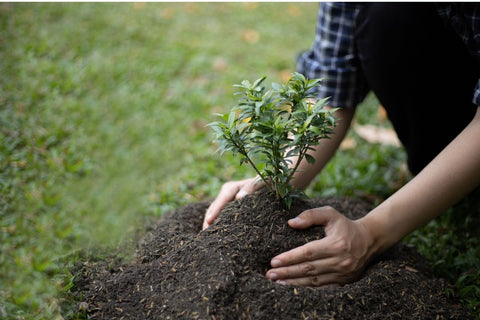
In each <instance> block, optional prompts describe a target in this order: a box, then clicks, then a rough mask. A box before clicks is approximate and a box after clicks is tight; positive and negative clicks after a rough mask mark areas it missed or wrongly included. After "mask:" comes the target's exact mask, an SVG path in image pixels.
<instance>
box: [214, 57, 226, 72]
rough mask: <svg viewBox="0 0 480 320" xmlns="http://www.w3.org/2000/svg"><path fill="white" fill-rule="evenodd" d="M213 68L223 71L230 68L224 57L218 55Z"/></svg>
mask: <svg viewBox="0 0 480 320" xmlns="http://www.w3.org/2000/svg"><path fill="white" fill-rule="evenodd" d="M212 68H213V70H215V71H218V72H222V71H225V70H227V69H228V63H227V61H226V60H225V59H224V58H222V57H216V58H215V59H213V62H212Z"/></svg>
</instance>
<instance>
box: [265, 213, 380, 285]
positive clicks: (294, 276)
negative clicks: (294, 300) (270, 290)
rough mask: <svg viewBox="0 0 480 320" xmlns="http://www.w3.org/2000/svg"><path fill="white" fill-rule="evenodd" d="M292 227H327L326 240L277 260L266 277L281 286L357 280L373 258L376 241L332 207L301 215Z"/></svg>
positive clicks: (293, 250)
mask: <svg viewBox="0 0 480 320" xmlns="http://www.w3.org/2000/svg"><path fill="white" fill-rule="evenodd" d="M288 224H289V225H290V226H291V227H292V228H296V229H305V228H308V227H310V226H313V225H323V226H325V237H324V238H322V239H320V240H316V241H312V242H309V243H307V244H305V245H303V246H301V247H298V248H295V249H292V250H290V251H287V252H285V253H282V254H280V255H278V256H276V257H274V258H273V259H272V261H271V265H272V267H273V268H272V269H270V270H269V271H268V272H267V274H266V277H267V278H269V279H271V280H274V281H277V282H278V283H280V284H291V285H300V286H322V285H330V284H345V283H348V282H352V281H354V280H356V279H357V278H358V276H359V275H360V273H361V272H362V271H363V269H364V267H365V266H366V264H367V263H368V261H369V260H370V258H371V257H372V255H373V252H371V251H372V250H371V248H372V246H373V238H372V235H371V234H370V232H369V231H368V229H367V228H366V227H365V226H364V225H363V224H362V223H361V222H360V221H359V220H356V221H353V220H350V219H348V218H346V217H345V216H343V215H341V214H340V213H339V212H338V211H336V210H335V209H333V208H331V207H321V208H315V209H311V210H307V211H304V212H302V213H301V214H300V215H298V216H297V217H296V218H294V219H291V220H289V221H288Z"/></svg>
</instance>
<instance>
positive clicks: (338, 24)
mask: <svg viewBox="0 0 480 320" xmlns="http://www.w3.org/2000/svg"><path fill="white" fill-rule="evenodd" d="M360 7H361V4H358V3H322V4H320V8H319V12H318V24H317V30H316V36H315V42H314V44H313V46H312V48H311V49H310V50H308V51H306V52H304V53H303V54H301V55H300V56H299V59H298V61H297V71H298V72H300V73H302V74H304V75H305V76H306V77H307V78H310V79H313V78H323V82H322V86H320V87H318V88H317V89H316V91H317V94H318V96H319V97H320V98H326V97H330V101H329V104H330V105H332V106H335V107H341V108H351V107H355V106H356V105H357V104H358V103H359V102H361V101H362V100H363V99H364V97H365V95H366V93H367V91H368V88H367V85H366V81H365V79H364V78H363V74H362V73H361V69H360V65H359V62H358V59H357V57H356V54H355V45H354V28H355V18H356V15H357V13H358V10H360Z"/></svg>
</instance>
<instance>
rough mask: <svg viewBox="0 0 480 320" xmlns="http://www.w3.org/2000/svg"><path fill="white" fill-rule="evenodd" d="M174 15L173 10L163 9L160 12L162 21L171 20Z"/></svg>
mask: <svg viewBox="0 0 480 320" xmlns="http://www.w3.org/2000/svg"><path fill="white" fill-rule="evenodd" d="M174 14H175V10H174V9H173V8H165V9H163V10H162V11H161V13H160V16H161V17H162V18H163V19H171V18H172V17H173V15H174Z"/></svg>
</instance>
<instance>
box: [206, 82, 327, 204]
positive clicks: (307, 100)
mask: <svg viewBox="0 0 480 320" xmlns="http://www.w3.org/2000/svg"><path fill="white" fill-rule="evenodd" d="M265 78H266V77H262V78H260V79H257V80H256V81H254V82H253V83H250V82H249V81H247V80H244V81H242V83H241V84H239V85H235V87H238V88H239V89H240V91H239V92H237V93H235V95H238V96H239V99H238V104H237V105H236V106H235V107H233V108H232V110H231V111H230V113H227V114H218V116H219V117H220V120H219V121H215V122H212V123H210V124H209V126H210V127H211V128H212V129H213V131H214V133H215V136H216V139H215V142H217V143H218V144H219V148H218V151H219V152H220V153H221V154H223V153H224V152H225V151H231V152H233V154H234V155H239V156H240V164H243V163H248V164H250V165H251V166H252V167H253V169H254V170H255V171H256V173H257V174H258V176H259V177H260V178H261V179H262V180H263V181H264V182H265V184H266V185H267V187H268V188H269V189H270V191H271V192H272V193H273V194H274V195H275V196H276V197H277V199H279V200H282V201H283V202H284V203H285V205H286V207H287V208H290V206H291V203H292V199H293V198H294V197H298V196H302V195H303V193H302V191H301V190H299V189H296V188H294V187H293V186H292V185H291V183H290V182H291V181H292V178H293V176H294V174H295V172H297V169H298V166H299V164H300V162H301V161H302V160H303V159H306V161H308V162H309V163H314V162H315V159H314V157H312V156H311V155H310V154H309V153H308V152H309V151H311V150H314V147H315V146H317V145H318V144H320V142H321V140H322V139H325V138H328V137H329V135H331V134H332V133H334V131H333V128H334V127H335V125H336V119H335V118H334V116H333V113H334V111H335V109H327V108H325V105H326V102H327V99H321V100H317V101H316V102H314V98H315V96H314V93H313V90H312V89H314V88H315V87H317V86H319V85H320V82H321V79H313V80H309V79H307V78H305V77H304V76H303V75H301V74H299V73H293V74H292V77H291V78H290V79H289V80H288V81H287V82H286V83H285V84H283V85H281V84H276V83H273V84H272V87H271V89H268V90H267V89H266V88H265V87H264V86H263V85H262V84H263V82H264V80H265Z"/></svg>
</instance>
